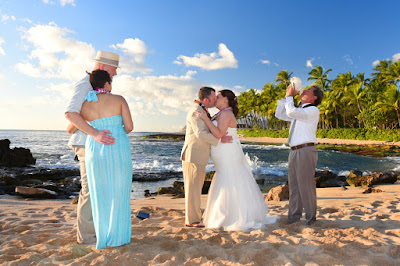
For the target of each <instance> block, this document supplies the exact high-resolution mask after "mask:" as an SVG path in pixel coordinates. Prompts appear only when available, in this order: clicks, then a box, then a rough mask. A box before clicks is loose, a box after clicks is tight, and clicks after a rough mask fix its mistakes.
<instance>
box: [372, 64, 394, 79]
mask: <svg viewBox="0 0 400 266" xmlns="http://www.w3.org/2000/svg"><path fill="white" fill-rule="evenodd" d="M391 64H392V62H391V61H390V60H388V61H387V60H382V61H379V64H378V65H377V66H376V67H374V68H373V70H375V71H376V72H372V73H371V75H372V77H373V78H374V79H376V80H379V81H381V82H384V81H386V79H387V76H388V74H389V68H390V65H391Z"/></svg>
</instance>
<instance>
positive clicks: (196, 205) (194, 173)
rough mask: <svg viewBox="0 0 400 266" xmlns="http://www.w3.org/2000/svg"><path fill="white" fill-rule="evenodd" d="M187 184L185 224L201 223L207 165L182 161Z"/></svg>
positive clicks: (184, 178)
mask: <svg viewBox="0 0 400 266" xmlns="http://www.w3.org/2000/svg"><path fill="white" fill-rule="evenodd" d="M182 168H183V181H184V184H185V224H191V223H194V222H200V221H201V218H202V214H201V209H200V205H201V190H202V188H203V184H204V178H205V176H206V165H198V164H194V163H190V162H185V161H182Z"/></svg>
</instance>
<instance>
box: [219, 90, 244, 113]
mask: <svg viewBox="0 0 400 266" xmlns="http://www.w3.org/2000/svg"><path fill="white" fill-rule="evenodd" d="M219 92H220V93H221V95H222V96H224V97H226V98H228V105H229V106H230V107H232V112H233V114H234V115H235V117H237V116H238V114H239V107H238V103H237V98H236V96H235V94H234V93H233V91H231V90H222V91H219Z"/></svg>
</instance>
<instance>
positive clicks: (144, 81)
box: [113, 71, 203, 115]
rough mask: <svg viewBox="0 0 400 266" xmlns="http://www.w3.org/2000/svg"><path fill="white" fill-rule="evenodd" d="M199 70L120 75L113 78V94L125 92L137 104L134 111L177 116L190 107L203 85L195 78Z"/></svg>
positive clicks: (126, 96)
mask: <svg viewBox="0 0 400 266" xmlns="http://www.w3.org/2000/svg"><path fill="white" fill-rule="evenodd" d="M196 73H197V72H196V71H188V72H187V73H186V74H185V75H184V76H173V75H167V76H144V77H133V76H131V75H117V76H115V77H114V79H113V93H115V94H120V95H123V96H124V97H125V98H126V99H127V101H128V102H129V103H131V104H133V105H134V106H135V107H134V109H131V112H132V113H133V114H135V113H136V114H141V115H143V114H147V115H151V114H155V113H158V114H160V113H161V114H168V115H177V114H178V113H179V112H180V111H183V110H187V109H188V108H190V106H191V105H192V103H193V100H194V99H195V98H196V96H197V95H196V94H197V92H198V90H199V89H200V88H201V87H202V86H203V83H201V82H199V81H197V80H195V79H194V78H193V75H195V74H196ZM150 107H151V108H150Z"/></svg>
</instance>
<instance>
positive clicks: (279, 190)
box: [265, 184, 289, 201]
mask: <svg viewBox="0 0 400 266" xmlns="http://www.w3.org/2000/svg"><path fill="white" fill-rule="evenodd" d="M288 199H289V186H288V185H286V184H285V185H281V186H277V187H274V188H271V189H270V191H269V192H268V194H267V196H266V197H265V200H266V201H271V200H274V201H282V200H288Z"/></svg>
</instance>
